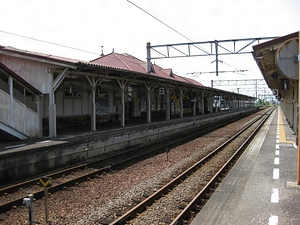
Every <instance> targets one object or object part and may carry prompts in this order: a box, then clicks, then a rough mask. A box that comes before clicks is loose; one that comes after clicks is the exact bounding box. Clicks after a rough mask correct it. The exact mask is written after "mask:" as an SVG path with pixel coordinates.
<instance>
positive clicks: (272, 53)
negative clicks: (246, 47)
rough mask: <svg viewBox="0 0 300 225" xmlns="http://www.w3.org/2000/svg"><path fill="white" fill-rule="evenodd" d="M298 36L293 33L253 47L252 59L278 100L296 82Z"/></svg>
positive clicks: (296, 33) (297, 33)
mask: <svg viewBox="0 0 300 225" xmlns="http://www.w3.org/2000/svg"><path fill="white" fill-rule="evenodd" d="M298 36H299V32H295V33H292V34H289V35H286V36H282V37H279V38H276V39H273V40H271V41H267V42H264V43H261V44H258V45H255V46H253V50H254V51H253V57H254V59H255V61H256V63H257V65H258V67H259V69H260V71H261V73H262V75H263V76H264V79H265V80H266V82H267V84H268V86H269V88H271V89H272V90H273V93H274V94H275V95H276V96H277V98H278V99H281V98H282V97H283V96H284V95H285V91H286V90H287V89H289V86H291V85H292V84H295V85H296V82H297V80H298V58H297V55H298V53H297V52H298V45H299V44H298V43H299V41H298Z"/></svg>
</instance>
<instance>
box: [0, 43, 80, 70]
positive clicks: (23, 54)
mask: <svg viewBox="0 0 300 225" xmlns="http://www.w3.org/2000/svg"><path fill="white" fill-rule="evenodd" d="M0 53H1V54H4V55H10V56H16V57H19V58H25V59H31V60H35V61H40V62H44V63H49V64H55V65H60V66H64V67H70V68H73V69H76V67H75V64H76V63H77V62H78V61H79V60H76V59H70V58H64V57H59V56H54V55H49V54H44V53H39V52H32V51H27V50H21V49H17V48H12V47H8V46H1V45H0Z"/></svg>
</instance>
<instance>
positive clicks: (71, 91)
mask: <svg viewBox="0 0 300 225" xmlns="http://www.w3.org/2000/svg"><path fill="white" fill-rule="evenodd" d="M71 78H72V77H70V84H69V87H68V92H69V94H72V93H73V84H72V83H71Z"/></svg>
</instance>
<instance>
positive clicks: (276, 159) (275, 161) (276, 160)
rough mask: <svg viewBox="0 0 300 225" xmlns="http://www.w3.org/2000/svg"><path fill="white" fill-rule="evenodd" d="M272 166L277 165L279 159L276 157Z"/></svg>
mask: <svg viewBox="0 0 300 225" xmlns="http://www.w3.org/2000/svg"><path fill="white" fill-rule="evenodd" d="M274 164H275V165H279V158H278V157H275V158H274Z"/></svg>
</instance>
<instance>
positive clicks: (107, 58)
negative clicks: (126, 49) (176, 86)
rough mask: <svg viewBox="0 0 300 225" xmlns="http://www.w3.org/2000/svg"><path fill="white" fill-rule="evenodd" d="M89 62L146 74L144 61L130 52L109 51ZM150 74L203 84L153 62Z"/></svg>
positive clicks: (198, 84)
mask: <svg viewBox="0 0 300 225" xmlns="http://www.w3.org/2000/svg"><path fill="white" fill-rule="evenodd" d="M91 63H93V64H97V65H99V66H107V67H112V68H116V69H122V70H127V71H128V70H129V71H132V72H138V73H145V74H146V62H144V61H142V60H140V59H138V58H136V57H134V56H132V55H130V54H118V53H114V52H113V53H110V54H108V55H104V56H102V57H99V58H97V59H95V60H92V61H91ZM151 75H152V76H157V77H162V78H166V79H170V80H176V81H180V82H184V83H190V84H193V85H197V86H203V85H202V84H201V83H199V82H197V81H195V80H193V79H189V78H185V77H181V76H178V75H176V74H174V73H173V71H172V69H163V68H161V67H159V66H157V65H155V64H152V72H151Z"/></svg>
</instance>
